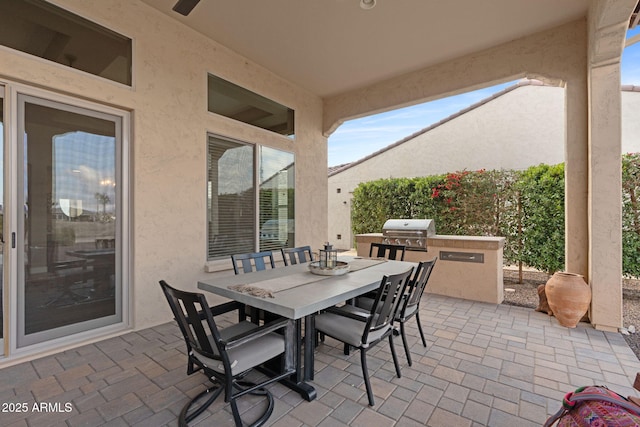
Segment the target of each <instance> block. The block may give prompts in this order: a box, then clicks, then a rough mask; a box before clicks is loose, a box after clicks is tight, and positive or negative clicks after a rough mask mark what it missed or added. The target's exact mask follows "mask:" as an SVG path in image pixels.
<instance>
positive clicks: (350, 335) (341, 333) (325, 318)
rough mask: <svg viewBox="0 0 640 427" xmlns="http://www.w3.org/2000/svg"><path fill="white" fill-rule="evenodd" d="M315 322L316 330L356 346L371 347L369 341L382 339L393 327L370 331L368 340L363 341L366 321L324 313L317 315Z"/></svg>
mask: <svg viewBox="0 0 640 427" xmlns="http://www.w3.org/2000/svg"><path fill="white" fill-rule="evenodd" d="M315 323H316V330H318V331H320V332H324V333H325V334H327V335H329V336H330V337H333V338H336V339H337V340H340V341H342V342H344V343H347V344H349V345H352V346H354V347H363V348H367V347H369V343H371V342H373V341H376V340H378V339H380V337H381V336H382V335H384V333H385V332H387V331H389V329H391V326H389V325H387V326H386V327H385V328H382V329H380V330H378V331H375V332H370V333H369V335H368V337H367V342H366V343H363V342H362V334H363V333H364V328H365V327H366V326H367V323H366V322H361V321H359V320H356V319H351V318H348V317H344V316H340V315H339V314H334V313H322V314H319V315H317V316H316V320H315Z"/></svg>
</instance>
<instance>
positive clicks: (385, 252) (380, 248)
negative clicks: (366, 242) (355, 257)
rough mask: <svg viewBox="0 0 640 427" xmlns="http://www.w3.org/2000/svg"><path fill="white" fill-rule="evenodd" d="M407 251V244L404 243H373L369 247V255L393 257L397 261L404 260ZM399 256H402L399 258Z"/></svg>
mask: <svg viewBox="0 0 640 427" xmlns="http://www.w3.org/2000/svg"><path fill="white" fill-rule="evenodd" d="M374 249H375V255H374ZM405 251H406V246H404V245H390V244H387V243H372V244H371V246H370V247H369V256H370V257H373V256H375V257H378V258H386V259H392V260H396V261H404V252H405ZM398 256H399V257H400V258H398Z"/></svg>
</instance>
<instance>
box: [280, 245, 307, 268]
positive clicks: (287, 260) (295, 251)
mask: <svg viewBox="0 0 640 427" xmlns="http://www.w3.org/2000/svg"><path fill="white" fill-rule="evenodd" d="M280 251H281V252H282V259H284V265H295V264H304V263H305V262H310V261H313V255H312V253H311V246H300V247H297V248H282V249H280Z"/></svg>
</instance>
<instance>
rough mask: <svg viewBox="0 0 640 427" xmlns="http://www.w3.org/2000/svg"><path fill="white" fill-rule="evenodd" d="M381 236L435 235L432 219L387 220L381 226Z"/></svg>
mask: <svg viewBox="0 0 640 427" xmlns="http://www.w3.org/2000/svg"><path fill="white" fill-rule="evenodd" d="M382 234H383V235H385V236H386V235H394V236H397V235H414V236H417V235H420V236H423V237H428V236H433V235H435V234H436V225H435V222H434V221H433V220H432V219H388V220H387V221H386V222H385V223H384V225H383V226H382Z"/></svg>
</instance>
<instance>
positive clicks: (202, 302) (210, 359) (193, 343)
mask: <svg viewBox="0 0 640 427" xmlns="http://www.w3.org/2000/svg"><path fill="white" fill-rule="evenodd" d="M160 286H161V288H162V291H163V292H164V294H165V296H166V298H167V301H168V302H169V306H170V307H171V311H172V312H173V314H174V316H175V319H176V321H177V322H178V326H179V327H180V331H181V332H182V335H183V337H184V339H185V343H186V346H187V358H188V365H187V374H188V375H191V374H192V373H194V372H197V371H200V370H202V371H203V372H204V374H205V375H207V377H209V379H210V380H211V382H212V383H213V385H212V386H211V387H209V388H207V389H206V390H204V391H203V392H201V393H200V394H198V395H197V396H196V397H194V398H193V399H191V400H190V401H189V402H188V403H187V404H186V405H185V406H184V407H183V409H182V411H181V412H180V415H179V419H178V421H179V425H180V426H186V425H188V423H189V422H190V421H192V420H194V419H195V418H196V417H197V416H198V415H200V414H201V413H202V412H204V411H205V410H206V409H207V408H208V407H209V406H210V405H211V404H212V403H213V401H214V400H215V399H216V398H217V397H218V396H219V395H220V394H221V393H222V391H224V393H225V395H224V396H225V402H227V403H230V405H231V412H232V413H233V419H234V422H235V425H236V426H237V427H241V426H242V425H243V424H242V420H241V418H240V413H239V411H238V405H237V403H236V400H237V399H238V398H240V397H242V396H244V395H245V394H253V395H261V396H264V397H265V398H266V401H267V408H266V409H265V411H264V412H263V413H262V414H261V415H260V416H259V418H258V420H257V421H255V422H254V424H252V425H254V426H260V425H262V424H264V423H265V422H266V421H267V419H268V418H269V417H270V416H271V413H272V412H273V408H274V400H273V396H272V395H271V393H270V392H269V390H267V389H266V388H265V386H267V385H268V384H271V383H273V382H275V381H279V380H281V379H284V378H286V377H288V376H290V375H291V374H292V373H293V372H294V369H293V365H294V363H293V362H294V360H293V357H294V356H293V351H292V349H293V346H292V344H293V342H294V341H293V339H294V335H293V334H294V328H293V323H292V321H291V320H288V319H282V320H279V321H276V322H272V323H269V324H266V325H264V326H261V327H259V326H257V325H254V324H253V323H250V322H247V321H242V322H239V323H236V324H234V325H232V326H229V327H227V328H225V329H218V326H217V324H216V321H215V320H214V317H215V316H217V315H220V314H223V313H226V312H229V311H231V310H234V309H235V308H237V307H236V305H235V304H234V303H233V302H231V303H227V304H222V305H220V306H216V307H214V308H213V309H212V308H210V307H209V306H208V304H207V300H206V298H205V296H204V295H203V294H201V293H193V292H186V291H180V290H178V289H175V288H172V287H171V286H169V285H168V284H167V283H166V282H165V281H164V280H161V281H160ZM277 331H282V333H278V332H277ZM278 356H282V358H281V370H280V373H278V374H277V375H274V376H272V377H267V378H266V380H263V381H261V382H260V383H258V384H251V383H248V382H245V381H242V378H243V377H244V376H245V375H246V374H247V373H248V372H249V371H250V370H251V369H253V368H255V367H257V366H259V365H261V364H263V363H265V362H267V361H269V360H272V359H274V358H276V357H278ZM205 397H207V398H206V399H203V398H205ZM202 400H204V402H202V403H200V402H201V401H202Z"/></svg>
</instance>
